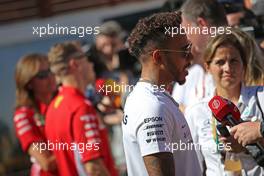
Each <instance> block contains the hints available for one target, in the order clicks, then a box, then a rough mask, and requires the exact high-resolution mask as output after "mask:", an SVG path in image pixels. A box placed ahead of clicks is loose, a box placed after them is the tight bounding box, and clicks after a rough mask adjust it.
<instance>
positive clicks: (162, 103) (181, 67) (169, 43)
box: [122, 12, 201, 176]
mask: <svg viewBox="0 0 264 176" xmlns="http://www.w3.org/2000/svg"><path fill="white" fill-rule="evenodd" d="M180 23H181V17H180V13H177V12H170V13H169V12H168V13H158V14H154V15H152V16H150V17H146V18H144V19H141V20H140V21H139V22H138V24H137V25H136V27H135V28H134V29H133V31H132V33H131V35H130V36H129V39H128V42H129V50H130V52H131V54H133V55H134V56H136V57H137V58H138V60H139V61H140V63H141V65H142V72H141V78H140V80H139V81H138V83H137V84H136V86H135V87H134V89H133V91H132V92H131V93H130V95H129V96H128V97H127V99H126V103H125V107H124V119H123V124H122V128H123V143H124V149H125V155H126V162H127V169H128V175H138V176H145V175H150V176H152V175H155V176H156V175H166V176H174V175H181V176H189V175H201V173H200V166H199V163H198V159H197V155H196V152H195V149H194V146H193V143H192V137H191V134H190V130H189V127H188V125H187V122H186V120H185V118H184V116H183V114H182V113H181V112H180V111H179V109H178V104H177V103H176V102H175V101H174V100H173V98H172V97H171V96H170V95H169V94H168V93H167V92H166V91H165V89H164V88H165V87H167V86H168V85H169V84H171V83H172V82H174V81H176V82H178V83H180V84H183V83H184V82H185V77H186V76H187V74H188V71H187V69H188V67H189V65H190V61H191V59H192V54H191V52H190V49H191V45H190V43H189V42H188V41H187V38H186V35H180V34H177V35H174V37H171V36H170V35H167V34H166V33H165V27H179V25H180ZM180 145H182V146H185V147H180ZM187 146H188V147H187ZM191 146H193V147H191Z"/></svg>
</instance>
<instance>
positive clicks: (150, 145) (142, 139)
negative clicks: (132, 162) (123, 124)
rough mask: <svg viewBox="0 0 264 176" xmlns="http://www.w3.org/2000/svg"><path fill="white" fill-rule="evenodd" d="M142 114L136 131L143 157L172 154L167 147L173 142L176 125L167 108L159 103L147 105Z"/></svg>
mask: <svg viewBox="0 0 264 176" xmlns="http://www.w3.org/2000/svg"><path fill="white" fill-rule="evenodd" d="M144 109H145V111H144V112H143V113H142V114H141V116H140V118H139V120H138V122H137V129H136V137H137V142H138V144H139V148H140V151H141V155H142V156H146V155H150V154H154V153H159V152H170V153H171V151H170V150H169V148H168V147H167V146H168V145H169V144H171V142H172V136H173V135H172V132H173V131H174V130H173V128H174V123H173V120H172V119H171V116H170V115H169V114H168V113H166V112H167V111H166V107H164V105H160V104H159V102H152V104H151V106H150V105H146V106H145V107H144Z"/></svg>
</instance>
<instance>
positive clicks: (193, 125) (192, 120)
mask: <svg viewBox="0 0 264 176" xmlns="http://www.w3.org/2000/svg"><path fill="white" fill-rule="evenodd" d="M200 113H201V112H200ZM200 113H199V109H197V108H196V107H195V106H189V107H187V108H186V110H185V114H184V115H185V119H186V121H187V123H188V125H189V128H190V131H191V135H192V138H193V143H194V144H195V146H197V145H200V144H199V132H198V126H197V125H199V123H201V122H199V115H201V114H200ZM196 153H197V156H198V160H199V164H200V167H201V169H202V171H203V170H204V169H205V168H204V156H203V154H202V152H201V150H200V149H198V150H196Z"/></svg>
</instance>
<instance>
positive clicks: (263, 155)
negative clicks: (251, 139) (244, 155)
mask: <svg viewBox="0 0 264 176" xmlns="http://www.w3.org/2000/svg"><path fill="white" fill-rule="evenodd" d="M245 147H246V149H247V150H248V152H249V154H250V155H251V156H252V157H253V158H254V160H255V161H256V162H257V163H258V165H260V166H262V167H264V150H263V147H262V146H261V145H260V144H259V143H255V144H248V145H246V146H245Z"/></svg>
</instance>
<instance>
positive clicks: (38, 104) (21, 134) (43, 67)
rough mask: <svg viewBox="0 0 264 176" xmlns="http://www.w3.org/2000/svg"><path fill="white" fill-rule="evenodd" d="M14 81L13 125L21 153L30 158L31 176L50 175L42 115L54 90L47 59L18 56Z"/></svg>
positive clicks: (52, 163)
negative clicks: (25, 153) (14, 104)
mask: <svg viewBox="0 0 264 176" xmlns="http://www.w3.org/2000/svg"><path fill="white" fill-rule="evenodd" d="M15 81H16V107H15V113H14V119H13V120H14V126H15V130H16V135H17V137H18V139H19V141H20V143H21V146H22V149H23V151H25V152H27V153H28V154H29V155H30V157H31V161H32V163H33V164H32V167H31V176H38V175H41V176H43V175H54V174H55V173H56V161H55V157H54V156H53V155H52V153H50V152H49V151H48V150H47V145H46V137H45V132H44V124H45V112H46V110H47V107H48V104H49V102H50V101H51V98H52V95H53V93H54V92H55V90H56V83H55V79H54V76H53V75H52V74H51V72H50V69H49V63H48V58H47V56H45V55H41V54H29V55H26V56H24V57H22V58H21V59H20V60H19V61H18V63H17V65H16V70H15Z"/></svg>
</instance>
